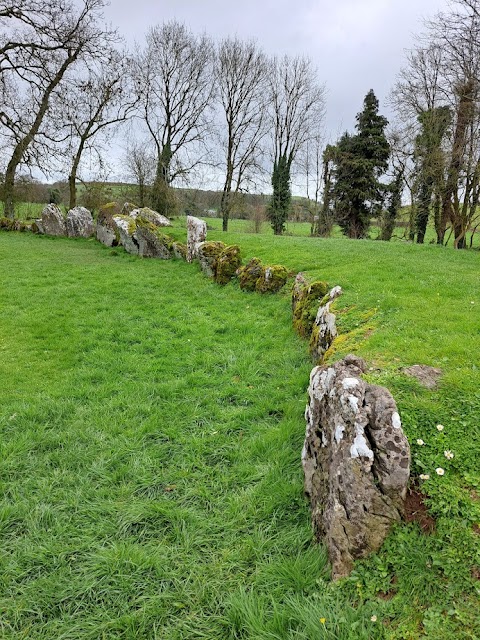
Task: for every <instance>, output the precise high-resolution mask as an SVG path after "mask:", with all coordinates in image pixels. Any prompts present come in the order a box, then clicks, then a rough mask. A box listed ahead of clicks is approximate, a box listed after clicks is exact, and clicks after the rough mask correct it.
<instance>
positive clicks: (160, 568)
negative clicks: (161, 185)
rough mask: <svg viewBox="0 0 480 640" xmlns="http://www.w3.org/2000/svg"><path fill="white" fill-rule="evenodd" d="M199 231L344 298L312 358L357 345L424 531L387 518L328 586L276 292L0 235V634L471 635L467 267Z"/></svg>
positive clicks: (385, 250) (474, 504)
mask: <svg viewBox="0 0 480 640" xmlns="http://www.w3.org/2000/svg"><path fill="white" fill-rule="evenodd" d="M172 233H173V235H175V236H176V237H178V238H183V237H184V234H185V232H184V229H183V228H180V227H177V228H174V229H173V232H172ZM209 237H210V238H211V239H224V240H226V241H227V242H232V243H233V242H235V243H238V244H240V246H241V247H242V250H243V254H244V257H245V258H246V259H248V258H249V257H252V256H253V255H257V256H258V257H261V258H262V259H264V260H265V261H267V262H270V263H282V264H285V265H286V266H288V267H289V268H290V269H292V270H293V271H300V270H302V271H305V272H306V273H307V274H308V275H309V276H310V277H321V278H322V279H326V280H328V281H329V282H330V283H331V284H332V285H333V284H341V285H342V287H343V288H344V291H345V293H344V296H343V298H342V299H341V302H340V303H339V308H338V311H339V314H338V317H339V325H340V330H341V331H342V333H343V335H344V336H345V337H344V338H342V339H341V340H340V341H339V344H338V350H337V351H336V353H333V354H332V356H331V357H332V358H335V357H338V356H339V355H341V354H342V353H344V352H346V351H352V350H353V351H356V352H357V353H359V354H360V355H362V356H364V357H366V358H367V359H368V360H369V363H370V364H371V366H372V367H373V370H372V371H370V373H369V378H370V379H371V380H373V381H375V382H379V383H381V384H387V385H388V386H389V387H390V388H391V390H392V391H393V393H394V395H395V397H396V399H397V401H398V404H399V407H400V411H401V414H402V418H403V421H404V426H405V429H406V431H407V434H408V436H409V439H410V442H411V443H412V452H413V456H414V465H413V467H414V468H413V473H414V475H416V476H418V474H419V473H429V474H430V476H431V478H430V480H428V481H427V482H425V483H424V485H423V489H424V491H425V492H426V494H427V495H428V496H429V497H428V505H429V508H430V511H431V513H432V514H433V515H434V516H435V517H436V519H437V522H436V529H435V531H434V532H433V533H432V534H431V535H428V536H426V535H425V534H423V533H422V532H421V531H420V529H419V527H418V525H416V524H409V525H406V524H403V525H401V526H398V527H397V528H396V529H395V530H394V531H393V532H392V534H391V535H390V537H389V538H388V540H387V542H386V543H385V545H384V547H383V548H382V550H381V552H380V553H379V554H377V555H376V556H374V557H372V558H371V559H369V560H367V561H365V562H360V563H357V566H356V568H355V571H354V573H353V574H352V576H351V577H350V578H349V579H347V580H344V581H341V582H339V583H336V584H332V583H331V582H330V580H329V570H328V565H327V562H326V557H325V552H324V550H323V548H322V547H321V546H317V545H315V544H313V541H312V535H311V530H310V524H309V518H310V516H309V512H308V506H307V504H306V503H305V500H304V499H303V496H302V474H301V468H300V462H299V455H300V450H301V446H302V441H303V436H304V420H303V409H304V405H305V400H306V394H305V390H306V386H307V383H308V375H309V372H310V369H311V365H310V363H309V360H308V357H307V352H306V345H305V343H304V342H302V341H301V340H300V339H299V338H297V337H296V336H295V335H294V334H293V331H292V328H291V319H290V310H289V306H290V301H289V296H288V294H287V293H285V294H283V295H278V296H266V297H261V296H259V295H257V294H245V293H243V292H241V291H240V290H239V289H238V287H237V286H236V285H235V284H231V285H228V286H227V287H225V288H220V287H218V286H216V285H215V284H213V283H211V282H209V281H207V280H206V279H204V278H203V277H202V276H201V274H200V273H199V270H198V267H197V266H196V265H188V264H185V263H183V262H177V261H172V262H162V261H153V260H151V261H149V260H140V259H138V258H135V257H132V256H128V255H127V254H125V253H123V252H121V250H114V251H111V250H109V249H106V248H105V247H102V246H101V245H99V244H97V243H96V242H95V241H84V240H68V239H52V238H46V237H35V236H30V235H27V234H16V233H8V234H7V233H0V260H1V268H2V273H3V274H4V276H3V279H2V280H3V281H2V287H1V288H0V301H1V309H2V315H1V334H0V349H1V353H2V358H1V360H0V372H1V374H0V375H1V380H2V386H1V391H0V394H1V410H0V425H1V432H2V437H1V439H0V452H1V453H0V499H1V502H0V531H1V532H2V533H1V535H2V555H1V557H0V635H1V636H2V637H5V638H70V639H76V638H92V639H93V638H112V639H113V638H135V639H136V638H145V639H146V638H149V639H150V638H162V639H163V638H168V639H186V638H209V639H210V638H211V639H217V638H220V639H221V638H224V639H225V640H226V639H233V638H237V639H247V638H248V639H255V640H257V639H259V640H260V639H261V640H267V639H269V640H272V639H277V640H278V639H292V640H293V639H295V640H298V639H303V640H311V639H312V638H331V639H333V638H335V639H337V638H338V639H355V638H365V639H369V638H373V639H375V638H405V639H407V638H420V637H423V638H431V639H432V640H433V639H435V640H436V639H443V638H444V639H445V640H447V639H451V638H462V639H463V638H465V639H467V638H478V637H480V624H479V620H478V605H479V603H480V597H479V596H480V590H479V581H478V572H479V568H480V554H479V545H478V541H479V537H478V533H479V531H480V528H479V524H480V507H479V496H478V494H479V492H480V474H479V472H478V453H479V445H478V442H479V436H480V429H479V425H478V415H479V413H480V392H479V391H478V390H479V388H480V386H479V383H480V373H479V365H480V362H479V358H478V353H479V350H480V331H479V326H480V322H479V313H478V308H479V305H480V298H479V290H478V276H479V271H480V269H479V258H480V256H479V255H478V253H475V252H453V251H450V250H448V249H447V250H445V249H442V248H437V247H434V246H432V247H415V246H410V245H402V244H400V243H398V244H386V243H379V242H367V241H357V242H355V241H346V240H340V239H332V240H319V239H311V238H307V237H303V238H302V237H285V238H275V237H273V236H257V235H254V234H248V233H243V234H242V233H236V232H231V233H229V234H222V233H221V232H214V231H212V232H210V233H209ZM472 303H473V304H472ZM414 363H424V364H433V365H436V366H440V367H441V368H442V369H443V370H444V375H443V378H442V382H441V384H440V387H439V389H438V390H435V391H433V392H432V391H426V390H424V389H423V388H421V387H420V386H419V385H418V384H417V383H416V382H415V381H413V380H412V379H409V378H406V377H405V376H404V375H403V374H402V372H401V369H402V367H403V366H404V365H408V364H414ZM438 423H442V424H443V425H444V427H445V428H444V431H442V432H439V431H437V429H436V425H437V424H438ZM417 438H422V439H423V440H424V441H425V443H426V444H425V445H424V446H418V445H416V444H415V442H416V439H417ZM447 449H450V450H452V451H453V452H454V454H455V457H454V458H453V460H451V461H448V460H447V459H446V458H445V457H444V450H447ZM439 466H441V467H443V468H444V469H445V475H444V476H437V475H436V474H435V468H436V467H439ZM372 616H376V621H372V620H371V617H372Z"/></svg>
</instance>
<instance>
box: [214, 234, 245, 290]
mask: <svg viewBox="0 0 480 640" xmlns="http://www.w3.org/2000/svg"><path fill="white" fill-rule="evenodd" d="M241 264H242V258H241V255H240V247H239V246H238V245H236V244H232V245H231V246H229V247H225V248H224V249H223V251H222V252H221V253H220V255H219V256H218V258H217V260H216V261H215V282H216V283H218V284H227V283H228V282H230V280H231V279H232V278H233V277H234V276H235V274H236V273H237V269H238V268H239V267H240V265H241Z"/></svg>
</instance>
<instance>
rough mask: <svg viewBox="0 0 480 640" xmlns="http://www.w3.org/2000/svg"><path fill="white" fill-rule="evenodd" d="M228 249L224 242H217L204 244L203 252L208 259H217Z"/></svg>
mask: <svg viewBox="0 0 480 640" xmlns="http://www.w3.org/2000/svg"><path fill="white" fill-rule="evenodd" d="M226 248H227V245H226V244H225V243H224V242H220V241H218V240H216V241H214V242H204V243H203V244H202V247H201V251H202V254H203V255H204V256H205V257H206V258H214V259H217V258H218V257H219V255H220V254H221V253H222V251H224V250H225V249H226Z"/></svg>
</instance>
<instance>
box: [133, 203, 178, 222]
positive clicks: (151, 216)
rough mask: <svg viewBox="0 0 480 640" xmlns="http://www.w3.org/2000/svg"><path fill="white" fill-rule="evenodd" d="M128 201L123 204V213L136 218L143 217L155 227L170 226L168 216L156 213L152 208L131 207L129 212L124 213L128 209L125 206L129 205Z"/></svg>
mask: <svg viewBox="0 0 480 640" xmlns="http://www.w3.org/2000/svg"><path fill="white" fill-rule="evenodd" d="M129 204H130V203H128V202H126V203H125V204H124V205H123V210H122V211H123V212H124V215H129V216H130V217H131V218H133V219H134V220H136V219H137V218H143V219H144V220H147V221H148V222H150V223H151V224H154V225H155V226H156V227H171V226H172V223H171V222H170V220H169V219H168V218H166V217H165V216H162V214H160V213H157V212H156V211H154V210H153V209H149V208H148V207H143V208H142V209H138V208H137V209H133V210H132V211H130V213H126V211H127V210H128V209H126V207H128V206H129Z"/></svg>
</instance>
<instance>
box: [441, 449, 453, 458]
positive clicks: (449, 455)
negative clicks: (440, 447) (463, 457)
mask: <svg viewBox="0 0 480 640" xmlns="http://www.w3.org/2000/svg"><path fill="white" fill-rule="evenodd" d="M443 455H444V456H445V458H446V459H447V460H451V459H452V458H453V453H452V452H451V451H450V450H447V451H444V452H443Z"/></svg>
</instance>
